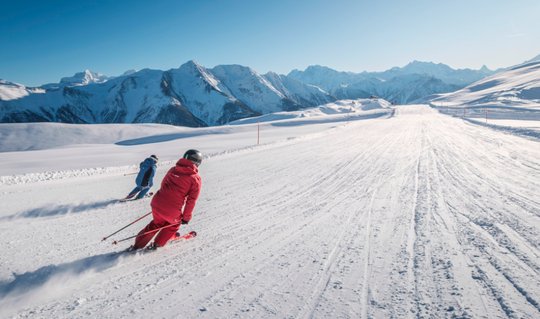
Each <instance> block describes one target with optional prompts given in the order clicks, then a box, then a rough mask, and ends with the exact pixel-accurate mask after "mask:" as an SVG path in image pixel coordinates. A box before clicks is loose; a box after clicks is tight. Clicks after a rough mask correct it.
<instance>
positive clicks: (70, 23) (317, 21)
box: [0, 0, 540, 85]
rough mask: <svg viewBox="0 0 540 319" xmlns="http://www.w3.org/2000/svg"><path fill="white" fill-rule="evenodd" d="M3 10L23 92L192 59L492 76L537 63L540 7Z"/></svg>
mask: <svg viewBox="0 0 540 319" xmlns="http://www.w3.org/2000/svg"><path fill="white" fill-rule="evenodd" d="M0 1H1V3H0V4H1V6H0V43H1V48H0V78H2V79H5V80H8V81H13V82H18V83H22V84H25V85H41V84H45V83H49V82H58V81H59V80H60V78H61V77H64V76H71V75H73V74H74V73H75V72H78V71H82V70H84V69H91V70H93V71H96V72H100V73H103V74H107V75H119V74H122V73H123V72H124V71H126V70H129V69H137V70H139V69H143V68H153V69H161V70H167V69H171V68H177V67H179V66H180V65H181V64H183V63H185V62H186V61H188V60H191V59H194V60H196V61H197V62H199V63H201V64H202V65H204V66H206V67H213V66H215V65H218V64H242V65H246V66H250V67H252V68H253V69H255V70H256V71H258V72H261V73H266V72H267V71H275V72H278V73H282V74H286V73H288V72H289V71H291V70H292V69H304V68H306V67H307V66H309V65H312V64H319V65H325V66H329V67H331V68H334V69H337V70H343V71H353V72H361V71H382V70H386V69H388V68H391V67H393V66H403V65H405V64H407V63H408V62H410V61H412V60H420V61H432V62H442V63H445V64H448V65H450V66H452V67H454V68H475V69H477V68H480V67H481V66H482V65H483V64H486V65H487V66H488V67H489V68H492V69H494V68H499V67H505V66H510V65H513V64H517V63H520V62H523V61H525V60H527V59H530V58H533V57H534V56H536V55H538V54H540V19H539V18H538V17H539V16H540V1H538V0H515V1H509V0H467V1H465V0H453V1H436V0H407V1H405V0H402V1H398V0H378V1H362V0H272V1H262V0H176V1H173V0H167V1H163V0H153V1H142V0H141V1H138V0H131V1H122V0H117V1H113V0H110V1H60V0H58V1H55V0H49V1H25V0H18V1H8V0H0Z"/></svg>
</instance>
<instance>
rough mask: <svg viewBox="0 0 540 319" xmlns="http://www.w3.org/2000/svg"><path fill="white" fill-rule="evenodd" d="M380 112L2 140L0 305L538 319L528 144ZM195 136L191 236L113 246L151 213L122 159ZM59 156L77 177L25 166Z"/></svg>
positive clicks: (413, 113) (80, 311)
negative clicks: (142, 248) (7, 147)
mask: <svg viewBox="0 0 540 319" xmlns="http://www.w3.org/2000/svg"><path fill="white" fill-rule="evenodd" d="M389 114H391V116H390V115H389V116H383V117H378V118H371V119H366V118H365V117H357V118H355V117H349V116H348V115H345V116H342V117H341V118H335V121H334V122H333V123H332V124H329V123H330V121H328V120H327V121H326V122H319V123H312V122H296V123H295V122H294V121H292V122H288V124H287V125H283V124H280V125H270V124H269V123H267V126H265V127H264V130H265V131H263V132H266V135H263V136H268V135H272V136H273V137H272V138H270V139H267V140H264V142H261V144H260V145H254V144H255V141H254V139H253V136H254V129H256V128H257V125H256V124H249V125H238V126H230V127H229V129H230V131H228V132H226V131H216V132H214V133H215V134H211V133H210V134H208V135H196V134H194V135H190V136H182V135H174V134H172V135H171V134H169V135H167V134H165V135H163V134H157V135H154V136H149V137H148V138H139V139H134V140H131V141H124V143H117V144H112V145H103V144H102V145H82V144H80V145H79V146H78V147H74V146H72V147H65V148H51V149H46V150H41V151H25V152H7V153H0V157H1V158H2V164H3V165H2V167H1V169H2V172H1V174H0V175H9V173H8V174H6V172H7V171H9V172H18V173H17V174H19V173H20V174H23V173H32V174H36V175H27V176H26V178H20V177H21V176H22V175H18V176H19V177H13V176H11V177H9V176H8V177H9V178H6V179H4V180H3V184H0V194H1V195H0V196H1V201H2V206H1V209H0V232H1V233H2V236H1V239H0V247H1V248H0V249H1V254H0V256H1V257H0V258H1V259H0V317H12V316H13V317H17V318H157V317H159V318H453V317H456V318H507V317H509V318H538V317H540V251H539V246H540V236H539V233H540V193H539V191H538V190H539V189H540V162H539V159H540V147H539V144H538V140H535V139H528V138H523V137H519V136H515V135H513V134H509V133H508V132H501V131H498V130H493V129H491V128H489V127H485V126H481V125H477V124H474V123H471V122H470V121H464V120H463V119H461V118H457V117H451V116H447V115H444V114H441V113H439V112H437V111H436V110H434V109H432V108H429V107H428V106H423V105H417V106H400V107H397V108H396V109H395V112H393V113H389ZM278 122H279V121H278ZM315 128H316V129H315ZM282 130H285V132H286V133H283V134H282V133H280V132H282ZM248 133H249V135H248ZM270 133H272V134H270ZM248 136H249V138H250V139H248ZM192 147H196V148H200V149H201V150H203V152H204V153H205V154H206V155H207V156H206V158H205V160H204V161H203V164H202V165H201V167H200V172H201V176H202V179H203V190H202V193H201V197H200V199H199V201H198V203H197V206H196V210H195V213H194V218H193V219H192V221H191V222H190V224H189V225H186V226H182V228H181V232H182V233H186V232H188V231H191V230H196V231H197V232H198V237H196V238H194V239H191V240H189V241H184V242H177V243H174V244H171V245H168V246H165V247H163V248H161V249H158V250H157V251H155V252H149V253H135V254H128V253H123V252H122V251H123V250H124V249H125V248H127V247H128V246H129V245H130V243H131V242H130V241H127V242H122V243H120V244H119V245H117V246H113V245H111V240H112V239H121V238H123V237H127V236H130V235H133V234H135V233H136V232H138V231H139V230H140V229H141V228H142V227H143V226H144V225H145V223H147V222H149V219H148V218H147V219H144V220H143V221H141V222H138V223H136V224H135V225H134V226H131V227H129V228H127V229H126V230H124V231H122V232H120V233H118V234H117V235H115V236H113V237H112V238H111V239H110V240H107V241H104V242H102V241H101V238H102V237H104V236H106V235H108V234H110V233H112V232H114V231H116V230H117V229H119V228H120V227H122V226H124V225H126V224H128V223H129V222H131V221H133V220H135V219H136V218H138V217H139V216H142V215H144V214H145V213H147V212H148V211H149V209H150V207H149V202H150V199H143V200H139V201H133V202H125V203H119V202H118V201H117V199H118V198H121V197H123V196H125V195H126V194H127V192H129V191H130V190H131V188H132V187H133V182H134V176H133V175H124V174H125V173H128V172H130V171H133V166H129V165H128V163H131V165H133V164H135V165H136V164H137V163H138V162H139V161H141V160H143V159H144V157H145V156H148V155H149V154H153V153H156V154H157V155H158V156H160V158H162V159H163V160H162V161H161V162H160V164H161V165H160V166H159V168H158V173H157V174H156V178H155V181H156V184H157V185H159V182H160V181H161V178H162V177H163V176H164V174H165V172H166V171H167V169H168V168H169V167H170V166H171V165H172V161H174V160H175V159H177V158H178V157H179V155H181V153H182V152H183V151H184V150H185V149H187V148H192ZM122 152H123V153H125V154H126V155H125V157H121V156H120V155H119V154H120V153H122ZM47 157H50V158H51V159H47ZM111 158H112V159H111ZM17 160H19V162H18V163H19V164H18V165H17ZM5 162H7V163H8V165H9V167H10V168H5V167H4V163H5ZM58 163H61V164H62V166H65V168H67V169H72V171H71V172H72V173H69V172H68V171H64V172H58V173H57V176H56V177H58V178H56V177H54V176H53V177H52V178H50V179H47V178H33V177H32V176H34V177H36V176H38V175H39V174H40V172H42V173H43V174H45V173H44V171H49V170H54V169H55V168H57V166H56V165H60V164H58ZM107 163H108V164H107ZM96 164H98V165H103V164H104V165H109V166H106V167H104V168H102V169H101V170H98V169H96V170H95V171H92V170H91V168H95V167H98V166H96ZM115 165H118V167H117V166H115ZM121 165H128V166H126V167H122V166H121ZM115 167H116V168H115ZM77 170H79V172H83V171H84V172H86V173H85V174H76V173H74V172H77ZM51 174H52V173H51ZM53 175H54V174H53ZM51 176H52V175H51ZM157 185H156V186H155V187H154V191H155V190H156V189H157V187H158V186H157Z"/></svg>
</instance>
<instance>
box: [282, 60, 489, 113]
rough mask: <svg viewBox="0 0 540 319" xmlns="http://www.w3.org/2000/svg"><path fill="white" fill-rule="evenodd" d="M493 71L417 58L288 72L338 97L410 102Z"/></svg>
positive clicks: (466, 82) (452, 88)
mask: <svg viewBox="0 0 540 319" xmlns="http://www.w3.org/2000/svg"><path fill="white" fill-rule="evenodd" d="M493 73H494V71H491V70H489V69H488V68H487V67H485V66H483V67H482V68H481V69H480V70H471V69H459V70H455V69H452V68H451V67H449V66H447V65H445V64H442V63H439V64H435V63H431V62H419V61H413V62H411V63H409V64H407V65H406V66H404V67H402V68H399V67H395V68H392V69H390V70H387V71H384V72H362V73H352V72H339V71H336V70H333V69H331V68H328V67H324V66H309V67H308V68H306V70H305V71H299V70H293V71H291V72H290V73H289V74H288V75H287V76H288V77H290V78H293V79H295V80H298V81H300V82H304V83H307V84H312V85H316V86H319V87H320V88H322V89H324V90H326V91H327V92H329V93H330V94H331V95H333V96H336V97H337V98H342V99H354V98H366V97H369V96H372V95H376V96H380V97H382V98H384V99H386V100H389V101H393V102H395V103H405V104H406V103H410V102H413V101H415V100H417V99H419V98H422V97H424V96H427V95H430V94H433V93H441V92H451V91H454V90H456V89H460V88H462V87H464V86H466V85H467V84H470V83H472V82H474V81H477V80H479V79H482V78H484V77H486V76H488V75H491V74H493Z"/></svg>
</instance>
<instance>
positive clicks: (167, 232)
mask: <svg viewBox="0 0 540 319" xmlns="http://www.w3.org/2000/svg"><path fill="white" fill-rule="evenodd" d="M167 225H171V224H169V223H168V222H167V221H164V220H159V219H155V216H154V220H152V221H151V222H150V224H148V225H146V227H145V228H143V230H141V231H140V232H139V235H140V236H137V238H136V239H135V244H134V245H133V246H134V248H135V249H140V248H143V247H144V246H146V244H148V242H149V241H150V240H152V237H154V235H156V234H157V235H156V239H155V240H154V243H155V244H156V246H158V247H162V246H165V244H166V243H167V242H168V241H169V239H171V238H172V237H173V236H174V234H175V233H176V231H178V228H180V225H175V224H173V225H171V226H169V227H165V228H163V229H162V230H159V231H156V232H152V230H155V229H158V228H161V227H164V226H167ZM146 232H150V233H148V234H145V235H142V234H144V233H146Z"/></svg>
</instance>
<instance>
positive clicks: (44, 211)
mask: <svg viewBox="0 0 540 319" xmlns="http://www.w3.org/2000/svg"><path fill="white" fill-rule="evenodd" d="M116 202H118V201H117V200H115V199H113V200H106V201H100V202H94V203H86V204H76V205H56V206H45V207H38V208H33V209H30V210H27V211H24V212H20V213H17V214H13V215H10V216H5V217H2V218H0V220H12V219H17V218H38V217H50V216H56V215H66V214H70V213H80V212H84V211H86V210H91V209H100V208H105V207H107V206H109V205H111V204H113V203H116Z"/></svg>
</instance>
